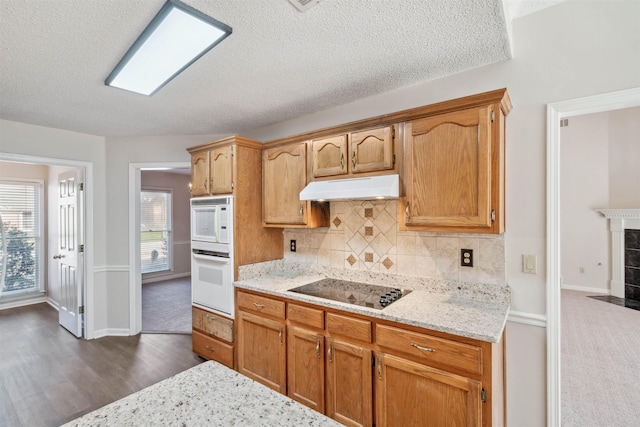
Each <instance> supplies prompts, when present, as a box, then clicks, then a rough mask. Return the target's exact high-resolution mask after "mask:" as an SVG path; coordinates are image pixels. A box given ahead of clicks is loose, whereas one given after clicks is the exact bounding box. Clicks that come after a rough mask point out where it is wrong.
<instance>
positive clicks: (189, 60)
mask: <svg viewBox="0 0 640 427" xmlns="http://www.w3.org/2000/svg"><path fill="white" fill-rule="evenodd" d="M231 32H232V29H231V27H229V26H227V25H225V24H223V23H221V22H218V21H216V20H215V19H213V18H211V17H209V16H207V15H205V14H203V13H202V12H199V11H197V10H195V9H193V8H192V7H190V6H187V5H186V4H184V3H182V2H180V1H178V0H169V1H167V3H165V5H164V6H163V7H162V9H160V12H158V14H157V15H156V16H155V18H153V20H152V21H151V23H150V24H149V25H148V26H147V28H145V30H144V31H143V32H142V34H141V35H140V37H138V39H137V40H136V41H135V43H134V44H133V45H132V46H131V47H130V48H129V50H128V51H127V53H126V54H125V55H124V57H123V58H122V59H121V60H120V62H119V63H118V65H117V66H116V68H115V69H114V70H113V71H112V72H111V74H110V75H109V77H108V78H107V80H105V84H106V85H108V86H113V87H117V88H120V89H125V90H128V91H131V92H136V93H140V94H143V95H153V94H154V93H155V92H157V91H158V90H159V89H160V88H161V87H163V86H164V85H166V84H167V83H168V82H169V81H170V80H171V79H173V78H174V77H175V76H177V75H178V74H180V73H181V72H182V71H184V70H185V69H186V68H187V67H188V66H189V65H191V64H193V63H194V62H195V61H196V60H197V59H198V58H200V57H201V56H202V55H204V54H205V53H207V52H208V51H209V50H211V49H212V48H213V47H214V46H215V45H217V44H218V43H220V42H221V41H222V40H224V39H225V38H226V37H227V36H228V35H229V34H231Z"/></svg>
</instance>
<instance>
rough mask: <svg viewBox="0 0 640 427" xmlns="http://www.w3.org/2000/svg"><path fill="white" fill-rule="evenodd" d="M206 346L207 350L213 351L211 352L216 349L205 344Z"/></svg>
mask: <svg viewBox="0 0 640 427" xmlns="http://www.w3.org/2000/svg"><path fill="white" fill-rule="evenodd" d="M204 347H205V348H206V349H207V350H209V351H211V352H214V351H215V350H214V349H213V348H211V347H209V346H208V345H205V346H204Z"/></svg>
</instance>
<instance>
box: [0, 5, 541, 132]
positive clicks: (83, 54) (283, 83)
mask: <svg viewBox="0 0 640 427" xmlns="http://www.w3.org/2000/svg"><path fill="white" fill-rule="evenodd" d="M163 3H164V1H163V0H101V1H97V0H47V1H44V0H0V57H1V58H2V60H0V118H2V119H6V120H13V121H18V122H25V123H31V124H37V125H42V126H50V127H55V128H60V129H67V130H73V131H77V132H83V133H89V134H94V135H103V136H115V135H129V136H134V135H181V134H185V135H187V134H194V135H195V134H229V133H238V134H242V132H243V131H244V130H248V129H254V128H257V127H261V126H264V125H268V124H272V123H275V122H279V121H282V120H286V119H290V118H293V117H298V116H301V115H304V114H308V113H312V112H315V111H319V110H322V109H325V108H328V107H331V106H335V105H340V104H344V103H347V102H350V101H352V100H354V99H358V98H362V97H365V96H369V95H373V94H376V93H380V92H384V91H388V90H391V89H394V88H398V87H402V86H407V85H411V84H415V83H418V82H421V81H425V80H429V79H434V78H437V77H440V76H443V75H447V74H452V73H456V72H460V71H462V70H466V69H469V68H474V67H478V66H482V65H486V64H491V63H495V62H498V61H504V60H507V59H509V58H510V49H509V41H508V37H507V30H506V24H505V20H504V15H503V12H502V10H503V9H502V0H429V1H423V0H407V1H396V0H323V1H322V2H320V3H319V4H318V5H316V6H315V7H313V8H312V9H310V10H308V11H307V12H305V13H300V12H298V11H297V10H296V9H295V8H294V7H293V6H292V5H291V4H290V3H289V2H288V1H287V0H269V1H265V0H217V1H210V0H185V3H187V4H189V5H190V6H193V7H195V8H196V9H198V10H200V11H202V12H204V13H206V14H207V15H210V16H212V17H214V18H215V19H217V20H219V21H222V22H224V23H225V24H227V25H229V26H231V27H232V28H233V34H232V35H231V36H230V37H228V38H227V39H226V40H224V41H223V42H222V43H221V44H220V45H218V46H217V47H216V48H214V49H213V50H212V51H210V52H209V53H207V54H206V55H205V56H204V57H202V58H201V59H200V60H198V61H197V62H196V63H195V64H193V65H192V66H191V67H189V68H188V69H187V70H186V71H185V72H184V73H182V74H181V75H180V76H178V77H176V78H175V79H174V80H173V81H171V82H170V83H169V84H167V85H166V86H165V87H164V88H163V89H161V90H160V91H159V92H158V93H156V94H155V95H154V96H152V97H146V96H142V95H137V94H133V93H130V92H126V91H122V90H119V89H114V88H111V87H107V86H105V85H104V80H105V78H106V77H107V76H108V75H109V73H110V72H111V70H112V69H113V67H114V66H115V65H116V64H117V63H118V61H119V60H120V58H121V57H122V55H123V54H124V53H125V52H126V51H127V49H128V48H129V47H130V45H131V44H132V43H133V41H134V40H135V39H136V38H137V37H138V35H139V34H140V32H141V31H142V30H143V29H144V28H145V27H146V25H147V24H148V23H149V21H150V20H151V19H152V18H153V16H154V15H155V14H156V13H157V11H158V10H159V9H160V8H161V7H162V5H163ZM543 3H548V2H543Z"/></svg>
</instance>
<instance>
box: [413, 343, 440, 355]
mask: <svg viewBox="0 0 640 427" xmlns="http://www.w3.org/2000/svg"><path fill="white" fill-rule="evenodd" d="M411 347H414V348H417V349H418V350H422V351H430V352H432V353H435V352H436V350H435V349H433V348H431V347H422V346H421V345H418V344H414V343H411Z"/></svg>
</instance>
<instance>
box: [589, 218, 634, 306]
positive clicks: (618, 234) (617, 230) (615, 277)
mask: <svg viewBox="0 0 640 427" xmlns="http://www.w3.org/2000/svg"><path fill="white" fill-rule="evenodd" d="M596 210H597V212H600V213H601V214H602V215H603V216H604V217H605V218H607V219H609V230H610V231H611V295H613V296H614V297H618V298H624V296H625V295H624V230H625V229H635V230H640V209H596Z"/></svg>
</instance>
